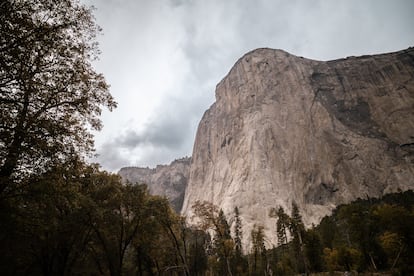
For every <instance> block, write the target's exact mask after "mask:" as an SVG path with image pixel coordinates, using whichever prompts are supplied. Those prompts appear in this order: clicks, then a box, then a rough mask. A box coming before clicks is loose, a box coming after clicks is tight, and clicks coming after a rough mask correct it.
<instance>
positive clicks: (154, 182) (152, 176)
mask: <svg viewBox="0 0 414 276" xmlns="http://www.w3.org/2000/svg"><path fill="white" fill-rule="evenodd" d="M190 163H191V158H189V157H186V158H181V159H177V160H175V161H173V162H172V163H171V164H170V165H158V166H157V167H156V168H153V169H151V168H139V167H126V168H122V169H121V170H120V171H119V172H118V174H119V175H120V176H121V177H122V179H123V181H129V182H131V183H139V184H146V185H148V190H149V192H150V193H151V194H153V195H160V196H165V197H167V198H168V200H169V201H170V203H171V205H172V207H173V208H174V209H175V210H176V211H177V212H180V210H181V207H182V204H183V199H184V191H185V188H186V187H187V182H188V176H189V172H190Z"/></svg>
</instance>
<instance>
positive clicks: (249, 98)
mask: <svg viewBox="0 0 414 276" xmlns="http://www.w3.org/2000/svg"><path fill="white" fill-rule="evenodd" d="M413 188H414V48H409V49H407V50H403V51H399V52H395V53H388V54H381V55H373V56H361V57H348V58H345V59H339V60H332V61H315V60H310V59H305V58H302V57H298V56H294V55H291V54H289V53H287V52H284V51H281V50H273V49H257V50H254V51H252V52H250V53H248V54H246V55H245V56H243V57H242V58H241V59H240V60H238V61H237V63H236V64H235V65H234V67H233V68H232V69H231V70H230V72H229V73H228V75H227V76H226V77H225V78H224V79H223V80H222V81H221V82H220V83H219V84H218V85H217V88H216V102H215V103H214V104H213V105H212V106H211V107H210V108H209V109H208V110H207V111H206V112H205V114H204V116H203V118H202V120H201V122H200V124H199V127H198V131H197V135H196V140H195V144H194V149H193V155H192V164H191V169H190V176H189V184H188V186H187V189H186V192H185V198H184V204H183V208H182V214H184V215H186V216H187V217H188V218H191V216H192V209H191V208H192V205H193V204H194V203H195V202H196V201H197V200H201V201H209V202H211V203H213V204H216V205H218V206H219V207H220V208H222V209H223V211H224V212H225V214H226V215H227V217H228V218H229V220H230V222H232V218H233V209H234V207H235V206H238V207H239V210H240V213H241V218H242V221H243V233H244V244H245V245H247V244H249V243H250V241H249V239H250V237H249V236H250V232H251V229H252V228H253V225H254V224H261V225H263V226H264V227H265V234H266V236H267V237H268V246H271V244H276V242H277V240H276V229H275V228H276V226H275V220H274V219H272V218H269V216H268V214H269V210H270V209H271V208H272V207H277V206H282V207H284V208H285V210H286V211H287V212H290V210H291V204H292V202H293V201H295V202H296V204H297V205H298V206H299V208H300V211H301V213H302V215H303V219H304V222H305V224H306V225H307V226H310V225H311V224H313V223H315V224H316V223H318V222H319V221H320V219H321V218H322V217H323V216H325V215H327V214H329V213H330V212H331V210H332V209H333V208H334V207H335V206H337V205H339V204H341V203H346V202H349V201H351V200H354V199H356V198H359V197H360V198H365V197H380V196H382V195H383V194H385V193H390V192H396V191H400V190H407V189H413Z"/></svg>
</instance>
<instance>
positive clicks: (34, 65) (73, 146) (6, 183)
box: [0, 0, 116, 197]
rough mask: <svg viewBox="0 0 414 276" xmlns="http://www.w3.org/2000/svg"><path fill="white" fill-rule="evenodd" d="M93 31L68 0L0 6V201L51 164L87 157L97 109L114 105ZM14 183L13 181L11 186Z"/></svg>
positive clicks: (88, 18)
mask: <svg viewBox="0 0 414 276" xmlns="http://www.w3.org/2000/svg"><path fill="white" fill-rule="evenodd" d="M99 32H100V29H99V27H98V26H97V25H96V24H95V22H94V18H93V15H92V13H91V10H90V9H88V8H86V7H85V6H84V5H82V4H80V3H79V2H78V1H75V0H61V1H52V0H32V1H12V0H4V1H2V2H1V4H0V34H1V39H0V56H1V61H0V110H1V111H0V197H2V196H3V197H4V196H12V195H14V194H15V193H16V185H17V183H19V181H21V180H22V179H24V178H26V177H27V176H30V175H32V174H36V173H39V172H40V173H42V172H45V171H46V170H47V169H48V168H50V167H53V165H54V163H56V162H65V160H66V161H67V160H70V159H71V158H73V156H74V155H84V154H86V153H90V152H91V150H92V148H93V139H92V138H93V137H92V134H91V133H90V131H89V129H96V130H99V129H100V128H101V122H100V119H99V117H98V116H99V115H100V113H101V106H106V107H108V108H109V109H112V108H114V107H115V106H116V103H115V102H114V100H113V98H112V96H111V95H110V94H109V92H108V85H107V84H106V82H105V79H104V77H103V76H102V75H101V74H98V73H96V72H95V70H94V69H93V67H92V65H91V61H92V60H93V59H95V58H97V54H98V48H97V42H96V35H97V34H98V33H99ZM16 182H17V183H16Z"/></svg>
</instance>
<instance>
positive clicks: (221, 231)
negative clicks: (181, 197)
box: [192, 201, 235, 275]
mask: <svg viewBox="0 0 414 276" xmlns="http://www.w3.org/2000/svg"><path fill="white" fill-rule="evenodd" d="M192 208H193V210H194V213H195V217H197V218H198V219H199V227H200V228H201V229H202V230H203V231H209V230H212V231H214V237H213V248H212V252H211V253H213V254H214V259H212V262H213V263H214V264H215V266H216V270H217V272H218V274H220V275H233V274H232V269H231V265H230V260H231V258H232V257H233V254H234V247H235V245H234V241H233V239H232V237H231V234H230V226H229V224H228V222H227V219H226V217H225V215H224V212H223V210H218V208H217V206H215V205H213V204H211V203H209V202H206V201H204V202H200V201H197V202H196V203H195V204H194V205H193V206H192Z"/></svg>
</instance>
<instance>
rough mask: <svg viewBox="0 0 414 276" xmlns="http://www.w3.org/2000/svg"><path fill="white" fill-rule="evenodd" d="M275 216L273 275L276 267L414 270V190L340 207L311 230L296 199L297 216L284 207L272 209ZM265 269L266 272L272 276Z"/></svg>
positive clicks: (285, 271) (269, 253)
mask: <svg viewBox="0 0 414 276" xmlns="http://www.w3.org/2000/svg"><path fill="white" fill-rule="evenodd" d="M270 216H271V217H274V218H276V219H277V221H276V224H277V227H276V228H277V237H278V247H276V248H273V249H269V250H266V253H265V254H263V257H262V262H266V265H263V267H267V268H268V272H267V275H270V273H269V271H270V270H271V271H272V272H276V275H294V274H298V273H315V272H334V271H353V272H355V273H358V272H381V271H387V272H390V273H393V275H411V274H413V273H414V264H413V262H412V260H414V192H413V191H407V192H403V193H395V194H388V195H385V196H384V197H382V198H380V199H373V198H368V199H358V200H357V201H355V202H352V203H350V204H346V205H341V206H338V207H337V208H336V209H335V210H334V211H333V213H332V215H331V216H327V217H325V218H323V219H322V221H321V223H320V224H319V225H318V226H313V227H312V228H310V229H305V227H304V225H303V223H302V220H301V217H300V213H299V211H298V209H297V206H296V205H295V204H294V203H293V206H292V213H291V215H287V214H286V213H285V212H284V210H283V208H281V207H279V208H277V209H273V210H271V212H270ZM288 240H289V242H288ZM269 260H270V261H269ZM269 268H270V270H269ZM262 270H263V271H262V273H261V275H263V273H264V274H266V271H265V270H264V269H262Z"/></svg>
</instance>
